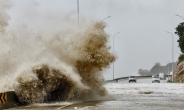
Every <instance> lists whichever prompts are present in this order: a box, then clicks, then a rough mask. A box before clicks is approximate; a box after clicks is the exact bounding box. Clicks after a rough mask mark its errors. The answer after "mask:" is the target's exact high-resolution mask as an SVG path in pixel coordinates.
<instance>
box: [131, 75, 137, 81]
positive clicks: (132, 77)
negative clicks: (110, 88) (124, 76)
mask: <svg viewBox="0 0 184 110" xmlns="http://www.w3.org/2000/svg"><path fill="white" fill-rule="evenodd" d="M129 82H137V79H136V77H135V76H130V77H129Z"/></svg>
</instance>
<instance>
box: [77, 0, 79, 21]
mask: <svg viewBox="0 0 184 110" xmlns="http://www.w3.org/2000/svg"><path fill="white" fill-rule="evenodd" d="M77 15H78V24H79V0H77Z"/></svg>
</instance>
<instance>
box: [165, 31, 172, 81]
mask: <svg viewBox="0 0 184 110" xmlns="http://www.w3.org/2000/svg"><path fill="white" fill-rule="evenodd" d="M166 32H167V33H169V34H171V35H172V82H173V77H174V71H173V70H174V67H173V59H174V36H173V34H172V33H171V32H168V31H166Z"/></svg>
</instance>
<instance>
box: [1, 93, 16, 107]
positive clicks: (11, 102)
mask: <svg viewBox="0 0 184 110" xmlns="http://www.w3.org/2000/svg"><path fill="white" fill-rule="evenodd" d="M17 106H19V103H18V98H17V97H16V94H15V92H14V91H8V92H3V93H0V110H3V109H8V108H13V107H17Z"/></svg>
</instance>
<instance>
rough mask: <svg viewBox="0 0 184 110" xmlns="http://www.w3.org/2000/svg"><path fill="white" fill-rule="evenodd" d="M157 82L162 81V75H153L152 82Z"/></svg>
mask: <svg viewBox="0 0 184 110" xmlns="http://www.w3.org/2000/svg"><path fill="white" fill-rule="evenodd" d="M154 82H157V83H160V77H159V76H153V77H152V83H154Z"/></svg>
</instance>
